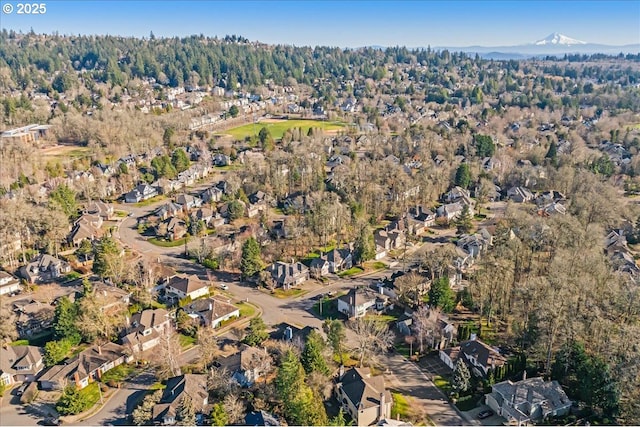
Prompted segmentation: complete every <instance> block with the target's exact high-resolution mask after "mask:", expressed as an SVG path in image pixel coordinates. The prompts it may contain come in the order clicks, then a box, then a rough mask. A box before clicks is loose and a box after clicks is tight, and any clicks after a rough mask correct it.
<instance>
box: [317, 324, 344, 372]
mask: <svg viewBox="0 0 640 427" xmlns="http://www.w3.org/2000/svg"><path fill="white" fill-rule="evenodd" d="M322 328H323V329H324V332H325V333H326V334H327V340H328V341H329V345H331V348H332V349H333V354H338V355H339V356H340V364H341V365H343V364H344V360H343V354H342V348H343V343H344V340H345V339H347V332H346V330H345V327H344V323H342V322H341V321H340V320H338V319H327V320H325V321H324V324H323V325H322Z"/></svg>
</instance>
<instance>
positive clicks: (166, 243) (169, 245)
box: [147, 237, 186, 248]
mask: <svg viewBox="0 0 640 427" xmlns="http://www.w3.org/2000/svg"><path fill="white" fill-rule="evenodd" d="M185 240H186V238H184V237H183V238H182V239H178V240H171V241H169V240H163V239H159V238H157V237H153V238H151V239H149V240H147V242H149V243H151V244H154V245H156V246H161V247H163V248H175V247H176V246H183V245H184V241H185Z"/></svg>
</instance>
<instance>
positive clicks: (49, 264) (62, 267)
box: [20, 254, 71, 283]
mask: <svg viewBox="0 0 640 427" xmlns="http://www.w3.org/2000/svg"><path fill="white" fill-rule="evenodd" d="M69 272H71V265H69V263H68V262H66V261H62V260H61V259H58V258H56V257H54V256H53V255H49V254H40V255H38V256H36V257H35V258H33V259H32V260H31V262H30V263H29V264H27V265H25V266H24V267H22V268H21V269H20V275H21V276H22V277H24V278H25V279H27V280H28V281H29V282H31V283H43V282H50V281H52V280H55V279H58V278H60V277H62V276H63V275H65V274H67V273H69Z"/></svg>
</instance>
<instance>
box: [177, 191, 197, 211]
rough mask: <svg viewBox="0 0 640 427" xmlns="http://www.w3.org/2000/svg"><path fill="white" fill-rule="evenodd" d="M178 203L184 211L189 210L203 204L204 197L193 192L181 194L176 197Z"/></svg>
mask: <svg viewBox="0 0 640 427" xmlns="http://www.w3.org/2000/svg"><path fill="white" fill-rule="evenodd" d="M176 203H177V204H179V205H180V206H182V210H183V211H185V212H188V211H190V210H191V209H195V208H199V207H200V206H202V199H201V198H199V197H195V196H192V195H191V194H180V195H179V196H178V197H176Z"/></svg>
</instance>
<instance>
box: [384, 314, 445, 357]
mask: <svg viewBox="0 0 640 427" xmlns="http://www.w3.org/2000/svg"><path fill="white" fill-rule="evenodd" d="M414 319H415V312H414V311H413V310H410V309H406V310H405V312H404V313H402V315H400V317H398V320H397V321H396V327H397V328H398V332H400V333H401V334H402V335H405V336H407V335H412V334H413V329H414ZM456 334H457V331H456V328H455V327H454V326H453V324H452V323H450V322H449V319H448V318H447V317H446V316H445V315H443V314H442V313H441V314H440V315H439V316H438V320H437V321H436V327H435V328H434V329H433V331H432V334H431V337H430V340H431V342H430V344H431V346H432V348H434V349H437V350H442V349H445V348H447V347H448V346H449V345H451V343H452V342H453V339H454V338H455V336H456Z"/></svg>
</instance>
